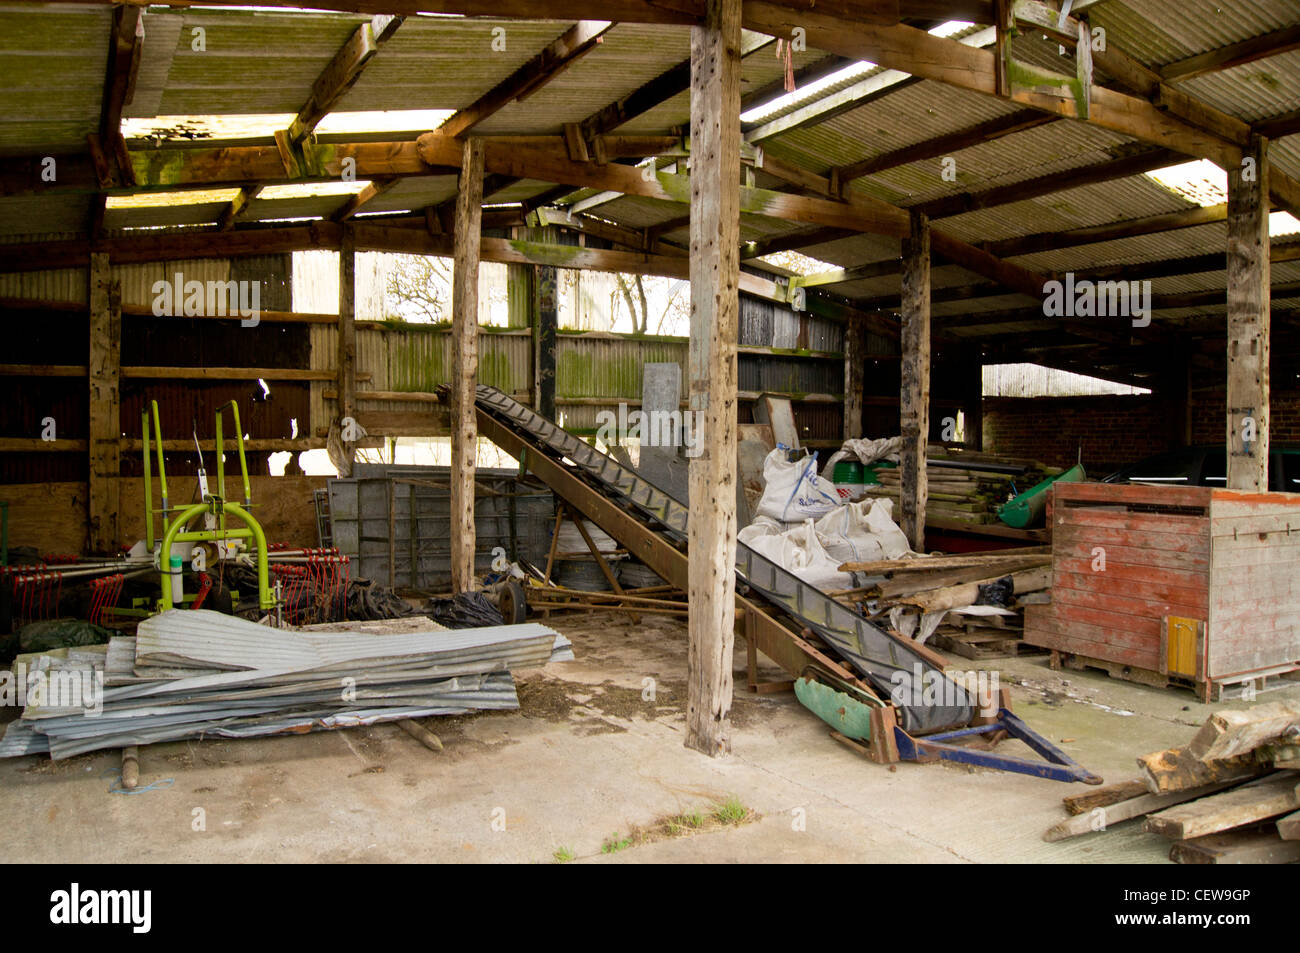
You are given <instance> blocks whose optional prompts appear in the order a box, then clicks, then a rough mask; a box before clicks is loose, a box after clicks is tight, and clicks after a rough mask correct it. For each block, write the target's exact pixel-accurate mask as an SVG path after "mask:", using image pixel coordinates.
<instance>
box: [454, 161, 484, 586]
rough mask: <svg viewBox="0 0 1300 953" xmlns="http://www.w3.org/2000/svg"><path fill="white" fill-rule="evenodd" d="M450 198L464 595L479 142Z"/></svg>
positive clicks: (468, 582)
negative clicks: (453, 209) (453, 212)
mask: <svg viewBox="0 0 1300 953" xmlns="http://www.w3.org/2000/svg"><path fill="white" fill-rule="evenodd" d="M461 150H462V154H463V156H464V159H463V161H462V164H461V173H460V182H459V185H458V191H457V195H456V225H455V237H454V242H455V245H454V253H453V256H452V257H453V264H452V280H451V306H452V311H451V325H452V332H451V334H452V337H451V349H452V350H451V353H452V379H451V588H452V590H453V591H454V592H458V593H459V592H469V591H470V590H472V589H473V588H474V587H475V580H474V546H475V532H474V460H475V456H476V454H477V451H478V424H477V422H476V421H475V417H474V398H475V388H476V387H477V385H478V262H479V240H480V235H479V232H480V230H481V227H482V216H483V155H484V148H483V140H482V139H479V138H477V137H473V138H470V139H467V140H466V141H465V142H464V143H463V144H462V146H461Z"/></svg>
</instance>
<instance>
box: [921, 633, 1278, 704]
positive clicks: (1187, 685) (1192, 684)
mask: <svg viewBox="0 0 1300 953" xmlns="http://www.w3.org/2000/svg"><path fill="white" fill-rule="evenodd" d="M936 644H938V643H936ZM1051 653H1052V654H1051V658H1050V660H1049V662H1048V664H1049V665H1050V666H1051V667H1052V668H1053V669H1055V670H1057V671H1060V670H1061V669H1062V668H1068V669H1070V670H1072V671H1075V672H1082V671H1086V670H1088V669H1093V670H1095V671H1099V672H1105V673H1106V674H1107V675H1109V676H1110V677H1111V678H1118V679H1122V680H1124V681H1126V682H1136V683H1137V684H1139V685H1149V686H1151V687H1152V688H1183V689H1188V690H1190V691H1193V692H1195V693H1196V695H1197V696H1198V697H1199V698H1200V699H1201V701H1203V702H1207V703H1208V702H1217V701H1226V700H1229V699H1232V698H1240V697H1242V696H1241V695H1240V693H1241V691H1242V690H1243V687H1244V684H1245V683H1246V682H1249V683H1251V684H1253V686H1254V692H1255V694H1261V693H1263V692H1269V691H1274V690H1276V689H1279V688H1285V687H1287V686H1288V685H1290V684H1294V682H1295V681H1296V680H1297V677H1298V676H1300V666H1296V667H1294V668H1292V669H1291V670H1290V671H1285V672H1270V673H1268V674H1266V675H1256V676H1254V677H1253V678H1247V679H1245V680H1244V682H1231V683H1228V682H1206V681H1197V680H1195V679H1191V678H1187V677H1185V676H1180V675H1169V674H1165V673H1162V672H1156V671H1152V670H1151V669H1147V668H1142V667H1140V666H1137V665H1126V664H1124V663H1123V662H1112V661H1109V660H1107V659H1099V658H1093V657H1091V656H1088V655H1080V654H1079V653H1077V652H1062V651H1059V650H1058V649H1052V650H1051Z"/></svg>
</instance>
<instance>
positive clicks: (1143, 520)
mask: <svg viewBox="0 0 1300 953" xmlns="http://www.w3.org/2000/svg"><path fill="white" fill-rule="evenodd" d="M1048 520H1049V524H1050V525H1051V527H1052V602H1051V605H1047V606H1030V607H1028V608H1027V610H1026V612H1025V641H1026V642H1028V643H1029V644H1031V645H1038V646H1042V647H1044V648H1048V649H1052V650H1053V651H1054V653H1060V654H1061V655H1060V656H1058V655H1056V654H1054V655H1053V659H1054V660H1056V659H1058V658H1059V657H1061V656H1064V657H1065V658H1066V659H1067V660H1071V659H1072V660H1074V661H1076V662H1084V663H1087V662H1093V663H1100V664H1101V665H1102V666H1104V667H1106V668H1107V669H1108V670H1109V671H1111V673H1112V674H1116V675H1120V676H1123V677H1135V678H1137V679H1138V680H1141V681H1146V682H1154V683H1157V684H1160V683H1166V682H1167V683H1177V682H1179V681H1180V680H1183V681H1187V682H1190V683H1194V684H1195V685H1196V686H1197V687H1198V689H1199V690H1200V691H1201V693H1202V695H1203V697H1205V698H1211V697H1214V695H1215V694H1216V691H1217V690H1218V689H1219V688H1221V687H1222V686H1223V685H1229V684H1237V683H1243V682H1254V681H1256V680H1258V679H1261V678H1266V677H1269V676H1273V675H1279V674H1283V673H1286V672H1294V671H1300V582H1298V581H1297V580H1300V494H1296V493H1248V492H1244V491H1240V490H1222V489H1212V488H1210V487H1181V486H1145V485H1141V484H1132V485H1129V484H1105V483H1058V484H1056V485H1055V486H1054V487H1053V489H1052V497H1051V501H1050V503H1049V506H1048ZM1102 560H1104V568H1100V567H1101V566H1102V565H1103V563H1102ZM1171 616H1174V617H1179V618H1184V619H1191V620H1195V621H1196V622H1197V623H1199V624H1201V625H1202V626H1203V630H1204V631H1203V635H1198V636H1197V639H1196V643H1197V644H1196V656H1197V658H1196V672H1195V674H1194V675H1189V674H1187V673H1180V672H1177V671H1172V670H1171V668H1170V664H1169V654H1168V651H1167V648H1166V645H1165V641H1164V632H1165V619H1166V618H1167V617H1171ZM1189 631H1190V630H1189Z"/></svg>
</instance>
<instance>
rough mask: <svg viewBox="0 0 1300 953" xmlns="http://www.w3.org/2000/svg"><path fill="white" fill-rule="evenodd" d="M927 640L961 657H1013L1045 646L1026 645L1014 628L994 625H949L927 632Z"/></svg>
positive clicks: (1030, 652)
mask: <svg viewBox="0 0 1300 953" xmlns="http://www.w3.org/2000/svg"><path fill="white" fill-rule="evenodd" d="M929 644H930V645H933V646H934V647H935V648H938V649H943V650H944V651H945V652H952V653H953V654H954V655H960V656H961V657H962V658H968V659H973V660H976V661H979V660H982V659H995V658H1016V657H1018V656H1021V655H1041V654H1043V653H1044V652H1045V651H1046V649H1040V648H1039V647H1038V646H1036V645H1030V644H1029V643H1028V642H1026V641H1024V639H1023V638H1022V637H1021V634H1020V631H1019V630H1018V629H997V628H993V627H986V628H979V629H970V628H968V629H966V630H964V631H963V630H961V629H950V630H947V631H943V630H940V631H936V632H935V633H934V635H932V636H930V639H929Z"/></svg>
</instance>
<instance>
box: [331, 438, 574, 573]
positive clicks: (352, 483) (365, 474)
mask: <svg viewBox="0 0 1300 953" xmlns="http://www.w3.org/2000/svg"><path fill="white" fill-rule="evenodd" d="M356 469H357V474H358V475H357V476H355V477H353V478H351V479H345V480H342V479H341V480H331V481H330V482H329V494H330V517H331V524H332V526H331V531H332V534H333V540H334V545H336V546H337V547H338V548H339V550H340V552H342V553H343V554H344V555H347V556H350V557H352V559H353V560H354V564H353V573H354V575H357V576H360V577H362V578H366V579H373V580H375V581H377V582H379V583H381V584H383V585H389V586H391V585H396V586H400V587H403V588H412V589H425V590H433V591H441V590H444V589H446V588H447V586H448V585H449V584H450V582H451V532H450V498H449V491H448V490H442V489H438V488H435V487H429V486H413V485H411V484H409V483H403V482H401V480H402V479H403V478H405V479H421V480H428V481H430V482H434V483H443V484H445V483H446V482H447V480H448V478H449V474H450V469H449V468H448V467H410V466H396V467H394V466H389V465H383V464H379V465H358V466H357V468H356ZM478 480H479V481H480V482H481V483H485V484H487V485H488V486H490V487H492V489H494V490H496V491H497V492H498V493H499V494H506V495H492V496H487V495H480V496H478V497H477V498H476V499H475V501H474V523H475V526H476V527H477V530H478V532H477V536H476V542H475V554H474V561H475V567H476V569H477V570H479V571H482V572H486V571H487V570H488V569H489V568H490V567H491V564H492V558H493V550H494V549H495V548H497V547H502V548H504V549H505V551H506V553H507V554H508V555H509V557H510V558H511V559H518V558H523V559H527V560H529V561H530V562H534V563H541V562H543V561H544V560H545V558H546V553H547V549H548V547H549V542H550V527H551V524H552V522H553V519H554V512H555V503H554V499H553V497H552V496H551V493H550V492H549V491H547V490H540V489H538V488H536V487H531V486H527V485H522V484H520V483H519V482H517V480H516V472H515V471H507V470H485V469H480V470H479V471H478ZM390 488H391V492H392V496H393V501H392V502H393V506H392V522H391V525H392V533H391V536H390V531H389V526H390V521H389V492H390ZM413 503H414V507H415V510H414V513H412V504H413ZM412 524H414V530H415V532H414V537H415V539H414V550H415V551H414V557H413V555H412V535H413V534H412ZM413 565H414V567H415V571H414V573H412V566H413Z"/></svg>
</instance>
